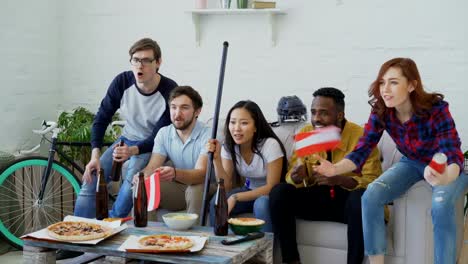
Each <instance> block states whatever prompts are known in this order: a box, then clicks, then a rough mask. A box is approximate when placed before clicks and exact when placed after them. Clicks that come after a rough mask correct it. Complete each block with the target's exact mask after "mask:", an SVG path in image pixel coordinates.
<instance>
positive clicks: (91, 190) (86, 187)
mask: <svg viewBox="0 0 468 264" xmlns="http://www.w3.org/2000/svg"><path fill="white" fill-rule="evenodd" d="M95 193H96V182H90V183H83V185H81V190H80V195H95Z"/></svg>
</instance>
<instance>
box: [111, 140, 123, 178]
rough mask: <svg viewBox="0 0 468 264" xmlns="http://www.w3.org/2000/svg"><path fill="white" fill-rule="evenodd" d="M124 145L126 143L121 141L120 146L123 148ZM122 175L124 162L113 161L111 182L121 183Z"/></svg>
mask: <svg viewBox="0 0 468 264" xmlns="http://www.w3.org/2000/svg"><path fill="white" fill-rule="evenodd" d="M123 145H124V141H123V140H122V139H121V140H120V142H119V145H118V146H119V147H122V146H123ZM121 173H122V162H121V161H115V160H112V171H111V180H113V181H119V180H120V174H121Z"/></svg>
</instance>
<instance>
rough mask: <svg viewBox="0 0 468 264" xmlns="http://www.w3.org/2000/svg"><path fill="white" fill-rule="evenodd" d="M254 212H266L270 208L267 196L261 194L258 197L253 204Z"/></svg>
mask: <svg viewBox="0 0 468 264" xmlns="http://www.w3.org/2000/svg"><path fill="white" fill-rule="evenodd" d="M253 209H254V212H267V211H269V209H270V202H269V199H268V196H266V195H263V196H260V197H258V198H257V199H256V200H255V202H254V206H253ZM255 214H257V213H255Z"/></svg>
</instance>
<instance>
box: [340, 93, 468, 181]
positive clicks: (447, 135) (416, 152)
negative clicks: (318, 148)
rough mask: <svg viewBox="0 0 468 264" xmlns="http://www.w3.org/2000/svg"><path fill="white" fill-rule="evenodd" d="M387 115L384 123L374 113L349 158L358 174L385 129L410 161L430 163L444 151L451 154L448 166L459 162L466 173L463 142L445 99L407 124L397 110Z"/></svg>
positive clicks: (389, 110)
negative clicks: (397, 115) (436, 155)
mask: <svg viewBox="0 0 468 264" xmlns="http://www.w3.org/2000/svg"><path fill="white" fill-rule="evenodd" d="M387 113H388V114H387V115H385V116H384V118H383V120H381V119H380V118H379V117H378V116H377V115H376V114H375V113H371V115H370V117H369V121H368V122H367V124H366V126H365V128H364V130H365V132H364V135H363V136H362V137H361V138H360V139H359V143H358V144H357V146H356V148H355V149H354V151H353V152H351V153H350V154H349V155H347V156H346V158H347V159H349V160H351V161H352V162H353V163H354V164H356V166H357V167H358V168H357V170H356V171H357V172H358V171H360V170H361V168H362V165H363V164H364V162H365V161H366V159H367V157H368V156H369V154H370V152H371V151H372V149H373V148H374V146H375V145H377V143H378V142H379V140H380V137H381V136H382V133H383V131H384V130H386V131H387V132H388V134H389V135H390V136H391V137H392V139H393V141H395V143H396V145H397V148H398V150H399V151H400V152H401V153H402V154H403V155H404V156H406V157H407V158H409V159H411V160H417V161H420V162H423V163H426V164H429V162H430V161H431V160H432V156H434V154H435V153H437V152H442V153H444V154H445V155H447V158H448V160H447V164H452V163H456V164H458V166H459V167H460V172H461V171H462V170H463V161H464V160H463V153H462V152H461V149H460V145H461V142H460V138H459V136H458V133H457V130H456V129H455V122H454V121H453V118H452V115H451V114H450V111H449V109H448V103H447V102H445V101H442V100H441V101H439V102H438V103H436V104H434V105H433V107H432V109H430V110H428V111H426V112H425V113H424V115H422V116H421V115H415V114H413V116H412V117H411V118H410V119H409V120H408V121H406V122H405V123H403V124H402V123H401V122H400V121H399V120H398V118H397V117H396V112H395V109H394V108H389V109H387ZM382 123H383V124H385V125H382Z"/></svg>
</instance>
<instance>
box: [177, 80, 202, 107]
mask: <svg viewBox="0 0 468 264" xmlns="http://www.w3.org/2000/svg"><path fill="white" fill-rule="evenodd" d="M181 95H186V96H187V97H188V98H190V100H192V104H193V108H194V109H195V110H198V109H200V108H202V106H203V100H202V98H201V96H200V94H199V93H198V92H197V91H195V89H193V88H192V87H191V86H177V87H176V88H174V89H173V90H172V91H171V93H170V94H169V102H172V100H174V98H176V97H179V96H181Z"/></svg>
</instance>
